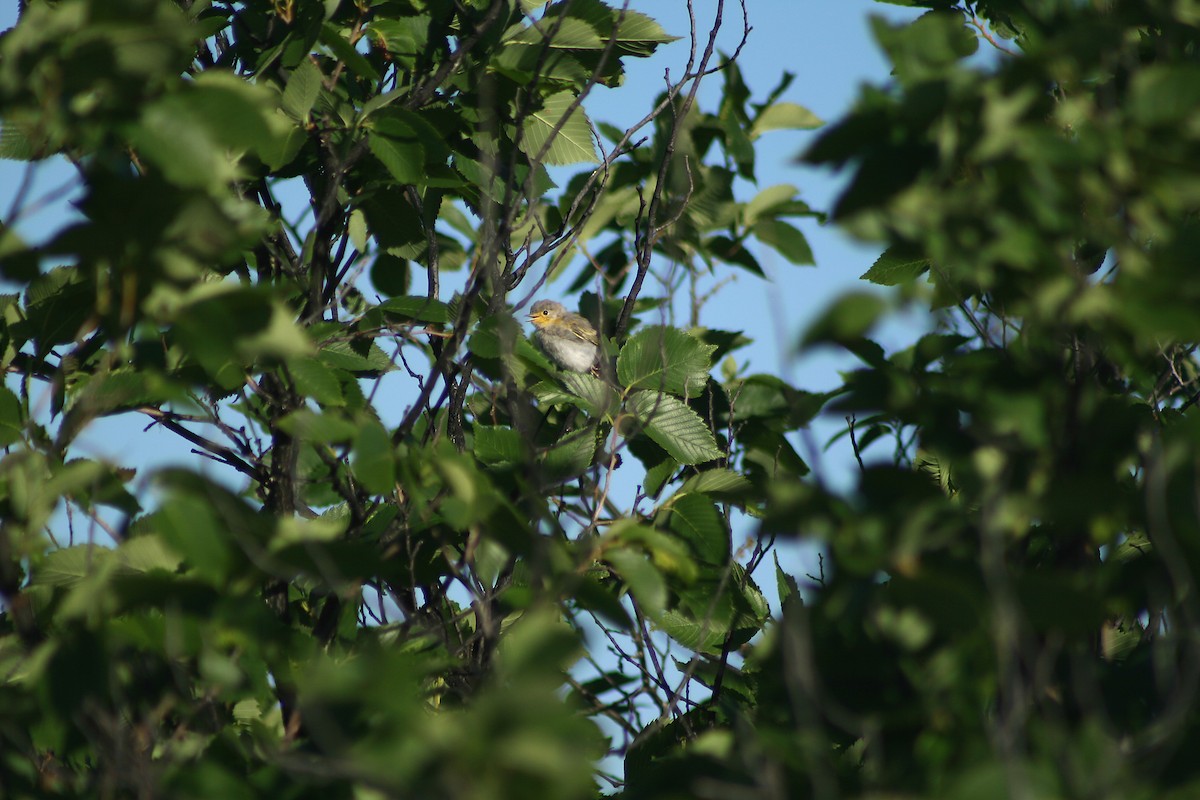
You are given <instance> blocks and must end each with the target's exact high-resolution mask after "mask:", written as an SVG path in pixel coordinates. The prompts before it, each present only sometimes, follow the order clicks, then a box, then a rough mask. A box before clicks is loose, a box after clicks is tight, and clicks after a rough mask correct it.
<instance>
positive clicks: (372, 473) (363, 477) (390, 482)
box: [352, 419, 396, 494]
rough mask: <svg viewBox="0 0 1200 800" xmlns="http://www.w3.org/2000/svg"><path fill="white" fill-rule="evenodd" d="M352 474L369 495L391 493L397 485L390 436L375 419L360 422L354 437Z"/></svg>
mask: <svg viewBox="0 0 1200 800" xmlns="http://www.w3.org/2000/svg"><path fill="white" fill-rule="evenodd" d="M352 463H353V465H354V476H355V477H356V478H358V480H359V481H360V482H361V483H362V485H363V486H365V487H366V488H367V491H369V492H371V493H372V494H390V493H391V492H392V491H393V490H394V489H395V487H396V459H395V457H394V455H393V453H392V438H391V437H390V436H389V435H388V432H387V430H386V429H385V428H384V427H383V425H381V424H380V423H379V422H378V421H377V420H373V419H368V420H366V421H365V422H363V424H362V427H361V428H360V429H359V431H358V436H356V437H355V439H354V460H353V462H352Z"/></svg>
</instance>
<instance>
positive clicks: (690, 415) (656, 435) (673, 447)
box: [628, 391, 725, 464]
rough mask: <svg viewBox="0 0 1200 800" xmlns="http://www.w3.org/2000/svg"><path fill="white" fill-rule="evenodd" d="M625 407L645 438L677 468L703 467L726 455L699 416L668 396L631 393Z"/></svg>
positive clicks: (653, 393) (652, 393)
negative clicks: (658, 447)
mask: <svg viewBox="0 0 1200 800" xmlns="http://www.w3.org/2000/svg"><path fill="white" fill-rule="evenodd" d="M628 407H629V410H630V411H631V412H632V413H633V415H634V417H635V418H636V419H637V420H638V421H639V422H641V423H642V425H643V426H645V431H646V435H647V436H649V437H650V438H651V439H652V440H653V441H654V442H655V443H656V444H658V445H659V446H660V447H662V448H663V449H664V450H666V451H667V452H668V453H669V454H670V455H671V456H672V457H673V458H674V459H675V460H676V461H678V462H679V463H680V464H703V463H704V462H706V461H713V460H715V459H718V458H721V457H722V456H724V455H725V454H724V453H722V452H721V450H720V449H719V448H718V447H717V442H716V440H715V439H714V438H713V435H712V431H710V430H709V429H708V426H706V425H705V424H704V421H703V420H701V419H700V415H698V414H697V413H696V412H695V411H692V409H690V408H688V407H687V405H686V404H684V403H683V402H682V401H680V400H678V399H676V398H674V397H671V396H670V395H666V394H658V393H655V392H647V391H641V392H634V393H633V394H632V395H630V396H629V401H628Z"/></svg>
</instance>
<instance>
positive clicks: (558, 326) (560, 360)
mask: <svg viewBox="0 0 1200 800" xmlns="http://www.w3.org/2000/svg"><path fill="white" fill-rule="evenodd" d="M529 321H530V322H532V323H533V327H534V331H533V338H534V340H535V341H536V342H537V343H538V346H539V347H541V348H542V351H543V352H545V353H546V355H548V356H550V358H551V359H552V360H553V361H554V362H555V363H556V364H558V365H559V366H560V367H562V368H563V369H568V370H570V371H572V372H591V373H595V372H596V369H595V368H596V359H597V357H598V356H599V354H600V337H599V335H598V334H597V333H596V329H595V328H594V327H592V323H590V322H588V321H587V319H585V318H584V317H582V316H580V315H579V314H574V313H572V312H570V311H567V309H566V308H565V307H564V306H563V304H562V303H556V302H555V301H553V300H539V301H537V302H536V303H534V304H533V308H531V309H529Z"/></svg>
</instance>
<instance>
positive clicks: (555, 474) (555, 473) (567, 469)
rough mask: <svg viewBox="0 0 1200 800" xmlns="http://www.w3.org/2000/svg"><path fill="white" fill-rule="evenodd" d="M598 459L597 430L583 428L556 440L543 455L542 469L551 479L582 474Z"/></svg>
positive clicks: (547, 477) (546, 476) (555, 479)
mask: <svg viewBox="0 0 1200 800" xmlns="http://www.w3.org/2000/svg"><path fill="white" fill-rule="evenodd" d="M595 460H596V431H595V428H594V427H587V428H581V429H580V430H577V431H573V432H571V433H569V434H567V435H566V436H564V437H563V438H562V439H560V440H559V441H557V442H555V443H554V445H553V446H551V447H550V448H549V449H548V450H546V452H545V453H543V454H542V456H541V463H542V471H543V473H544V476H545V478H546V479H547V480H549V481H555V482H556V481H562V480H566V479H568V478H574V477H576V476H577V475H582V474H583V473H584V472H585V471H587V470H588V469H589V468H591V466H592V464H593V463H594V462H595Z"/></svg>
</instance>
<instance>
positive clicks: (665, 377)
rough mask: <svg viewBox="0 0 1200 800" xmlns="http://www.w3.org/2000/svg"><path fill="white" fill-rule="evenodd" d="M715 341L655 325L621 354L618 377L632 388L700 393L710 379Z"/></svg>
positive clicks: (640, 333) (635, 337)
mask: <svg viewBox="0 0 1200 800" xmlns="http://www.w3.org/2000/svg"><path fill="white" fill-rule="evenodd" d="M716 349H717V348H716V346H715V345H710V344H705V343H704V342H702V341H700V340H699V339H697V338H696V337H694V336H689V335H688V334H686V333H684V332H683V331H681V330H678V329H677V328H670V327H666V326H662V325H654V326H651V327H648V328H643V329H642V330H640V331H638V332H637V333H636V334H634V335H633V336H632V337H630V339H629V341H628V342H626V343H625V346H624V347H622V348H621V353H620V355H619V356H618V357H617V379H618V380H619V381H620V382H621V385H622V386H625V387H626V388H628V389H651V390H654V391H664V392H669V393H670V394H674V395H678V396H680V397H698V396H699V395H700V393H701V392H702V391H704V387H705V385H706V384H707V383H708V370H709V369H710V368H711V366H712V354H713V352H714V351H715V350H716Z"/></svg>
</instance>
